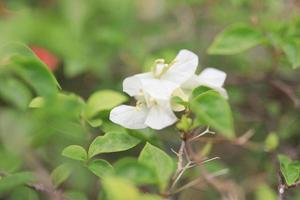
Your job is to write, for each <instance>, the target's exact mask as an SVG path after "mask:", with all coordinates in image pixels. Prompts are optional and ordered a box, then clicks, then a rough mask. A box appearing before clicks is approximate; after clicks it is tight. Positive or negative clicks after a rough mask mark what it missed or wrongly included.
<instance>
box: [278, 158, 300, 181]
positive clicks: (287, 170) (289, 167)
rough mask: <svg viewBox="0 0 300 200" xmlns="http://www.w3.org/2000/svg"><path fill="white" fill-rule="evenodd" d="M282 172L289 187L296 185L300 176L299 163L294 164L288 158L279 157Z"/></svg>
mask: <svg viewBox="0 0 300 200" xmlns="http://www.w3.org/2000/svg"><path fill="white" fill-rule="evenodd" d="M278 160H279V162H280V171H281V173H282V175H283V177H284V179H285V182H286V183H287V185H292V184H294V183H295V182H296V181H297V180H298V178H299V175H300V164H299V162H292V161H291V160H290V159H289V158H288V157H287V156H285V155H279V156H278Z"/></svg>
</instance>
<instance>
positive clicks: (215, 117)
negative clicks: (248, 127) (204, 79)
mask: <svg viewBox="0 0 300 200" xmlns="http://www.w3.org/2000/svg"><path fill="white" fill-rule="evenodd" d="M190 106H191V110H192V111H193V112H194V113H195V114H196V117H197V118H198V120H200V121H202V122H204V123H205V124H206V125H208V126H210V127H212V128H215V129H216V130H218V131H220V133H221V134H223V135H224V136H226V137H228V138H233V137H234V136H235V134H234V128H233V119H232V113H231V109H230V106H229V104H228V102H227V101H226V100H225V99H224V98H223V97H222V96H220V95H219V94H218V93H217V92H215V91H212V90H211V91H207V92H205V93H202V94H200V95H199V96H197V97H196V98H194V99H192V101H191V105H190Z"/></svg>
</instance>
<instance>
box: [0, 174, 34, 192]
mask: <svg viewBox="0 0 300 200" xmlns="http://www.w3.org/2000/svg"><path fill="white" fill-rule="evenodd" d="M34 179H35V178H34V176H33V174H32V173H30V172H19V173H16V174H12V175H8V176H4V177H2V178H1V180H0V194H3V193H5V192H8V191H10V190H12V189H14V188H15V187H17V186H21V185H23V184H26V183H28V182H31V181H33V180H34Z"/></svg>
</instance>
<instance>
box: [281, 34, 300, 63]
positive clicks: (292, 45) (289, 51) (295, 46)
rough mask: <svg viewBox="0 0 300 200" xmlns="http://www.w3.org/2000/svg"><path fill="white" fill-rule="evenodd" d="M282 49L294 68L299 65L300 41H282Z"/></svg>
mask: <svg viewBox="0 0 300 200" xmlns="http://www.w3.org/2000/svg"><path fill="white" fill-rule="evenodd" d="M282 50H283V51H284V53H285V54H286V56H287V59H288V61H289V62H290V63H291V65H292V67H293V68H294V69H296V68H298V67H300V42H297V41H296V40H293V39H289V40H286V41H284V42H283V44H282Z"/></svg>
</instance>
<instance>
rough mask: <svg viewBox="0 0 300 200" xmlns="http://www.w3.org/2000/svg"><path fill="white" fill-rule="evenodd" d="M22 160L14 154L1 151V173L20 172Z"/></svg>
mask: <svg viewBox="0 0 300 200" xmlns="http://www.w3.org/2000/svg"><path fill="white" fill-rule="evenodd" d="M21 163H22V161H21V158H20V157H18V156H16V155H15V154H14V153H13V152H8V151H4V150H0V171H2V172H6V173H12V172H15V171H16V170H18V169H19V168H20V166H21Z"/></svg>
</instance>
